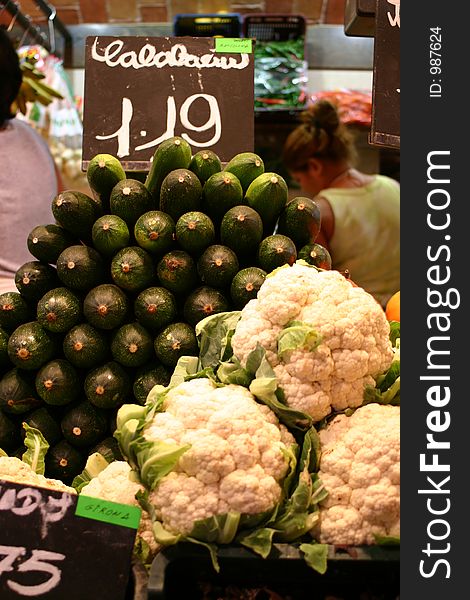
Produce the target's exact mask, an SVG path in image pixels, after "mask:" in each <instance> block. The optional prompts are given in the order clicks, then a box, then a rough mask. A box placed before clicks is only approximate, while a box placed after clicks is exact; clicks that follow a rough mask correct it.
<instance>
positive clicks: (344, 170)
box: [283, 100, 400, 307]
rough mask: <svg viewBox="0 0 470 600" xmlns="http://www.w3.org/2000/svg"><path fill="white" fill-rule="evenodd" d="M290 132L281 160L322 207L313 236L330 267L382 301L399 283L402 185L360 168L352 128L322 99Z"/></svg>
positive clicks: (303, 114)
mask: <svg viewBox="0 0 470 600" xmlns="http://www.w3.org/2000/svg"><path fill="white" fill-rule="evenodd" d="M301 119H302V123H301V124H300V125H299V126H298V127H297V128H296V129H294V131H292V132H291V133H290V135H289V136H288V138H287V140H286V142H285V145H284V150H283V161H284V164H285V165H286V167H287V169H288V170H289V172H290V173H291V175H292V177H293V178H294V179H295V180H296V181H297V182H298V183H299V185H300V187H301V189H302V191H303V192H304V193H305V194H306V195H309V196H310V197H312V198H313V199H314V200H315V202H316V203H317V204H318V206H319V208H320V212H321V231H320V233H319V235H318V237H317V238H316V240H315V242H316V243H318V244H321V245H322V246H324V247H325V248H326V249H327V250H328V251H329V253H330V255H331V259H332V269H336V270H338V271H345V270H346V269H347V270H349V273H350V276H351V279H352V280H353V281H354V282H355V283H356V284H357V285H359V286H361V287H363V288H364V289H365V290H366V291H368V292H369V293H370V294H372V295H373V296H374V297H375V298H376V300H377V301H378V302H379V303H380V304H381V305H382V306H383V307H385V305H386V303H387V300H388V299H389V298H390V297H391V296H392V295H393V294H394V293H395V292H396V291H397V290H399V289H400V185H399V184H398V183H397V182H396V181H395V180H394V179H391V178H389V177H386V176H384V175H369V174H365V173H361V172H360V171H358V170H357V169H355V168H354V167H353V162H354V159H355V156H356V150H355V146H354V140H353V137H352V134H351V133H350V131H349V130H348V129H347V128H346V126H345V125H343V124H342V123H341V121H340V118H339V115H338V112H337V109H336V108H335V106H334V105H333V104H331V103H330V102H328V101H326V100H320V101H318V102H316V103H315V104H313V105H312V106H311V107H310V108H309V109H308V110H306V111H304V112H303V113H302V115H301Z"/></svg>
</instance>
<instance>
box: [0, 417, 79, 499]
mask: <svg viewBox="0 0 470 600" xmlns="http://www.w3.org/2000/svg"><path fill="white" fill-rule="evenodd" d="M23 429H24V430H25V432H26V436H25V439H24V445H25V446H26V451H25V452H24V453H23V456H22V460H20V459H19V458H16V457H15V456H8V455H7V454H6V453H5V452H4V451H3V450H2V449H1V448H0V479H4V480H5V481H13V482H15V483H21V484H23V485H33V486H37V487H43V488H47V489H50V490H56V491H58V492H68V493H69V494H76V491H75V490H74V489H73V488H72V487H69V486H68V485H65V483H63V482H62V481H59V480H58V479H49V478H48V477H45V476H44V467H45V462H44V459H45V456H46V453H47V450H48V449H49V444H48V443H47V441H46V440H45V438H44V436H43V435H42V433H41V432H40V431H39V430H38V429H35V428H34V427H30V426H29V425H27V424H26V423H23Z"/></svg>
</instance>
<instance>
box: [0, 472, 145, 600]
mask: <svg viewBox="0 0 470 600" xmlns="http://www.w3.org/2000/svg"><path fill="white" fill-rule="evenodd" d="M139 519H140V509H138V508H136V507H132V506H127V505H124V504H116V503H113V502H105V501H101V500H98V499H96V498H87V497H86V496H76V495H74V494H68V493H66V492H58V491H55V490H48V489H45V488H39V487H33V486H25V485H20V484H16V483H12V482H7V481H2V480H0V598H1V599H2V600H20V599H22V598H38V599H40V600H91V599H96V600H98V599H99V600H123V599H124V597H125V593H126V586H127V581H128V577H129V573H130V568H131V556H132V549H133V545H134V540H135V534H136V529H137V527H138V524H139Z"/></svg>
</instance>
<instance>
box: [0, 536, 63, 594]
mask: <svg viewBox="0 0 470 600" xmlns="http://www.w3.org/2000/svg"><path fill="white" fill-rule="evenodd" d="M25 554H26V548H23V547H22V546H0V556H3V557H4V558H3V559H2V560H0V576H2V575H3V574H4V573H9V572H10V571H14V570H16V571H18V573H29V572H31V571H35V572H40V573H47V574H49V575H50V577H48V579H47V580H46V581H44V582H43V583H39V584H37V585H22V584H21V583H18V582H16V581H13V580H12V579H7V582H6V584H7V586H8V587H9V588H10V589H12V590H13V591H14V592H16V593H17V594H19V595H20V596H28V597H31V596H39V595H41V594H45V593H47V592H50V591H51V590H53V589H54V588H55V587H57V585H58V584H59V582H60V578H61V571H60V569H59V568H58V567H57V566H56V565H51V564H50V562H49V561H56V560H64V558H65V554H59V553H58V552H49V551H48V550H33V551H32V553H31V556H30V557H29V558H28V559H26V560H24V561H22V560H21V557H22V556H24V555H25ZM18 559H20V562H19V564H15V563H16V562H17V561H18Z"/></svg>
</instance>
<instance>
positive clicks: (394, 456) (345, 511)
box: [312, 404, 400, 546]
mask: <svg viewBox="0 0 470 600" xmlns="http://www.w3.org/2000/svg"><path fill="white" fill-rule="evenodd" d="M319 434H320V443H321V457H320V470H319V473H318V475H319V478H320V480H321V482H322V483H323V485H324V486H325V489H326V491H327V492H328V496H327V498H326V499H325V500H323V501H322V502H321V503H320V519H319V520H318V522H317V524H316V526H315V527H314V529H313V531H312V533H313V535H314V537H315V538H316V539H318V540H319V541H320V542H322V543H324V544H336V545H343V544H344V545H354V546H357V545H369V544H374V543H375V542H376V540H377V539H380V538H398V537H399V536H400V407H399V406H383V405H380V404H368V405H366V406H363V407H361V408H359V409H358V410H356V411H355V412H354V413H353V414H352V416H350V417H348V416H346V415H338V416H336V417H335V418H334V419H333V420H332V421H330V423H329V424H328V425H327V426H326V428H325V429H322V430H320V432H319Z"/></svg>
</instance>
